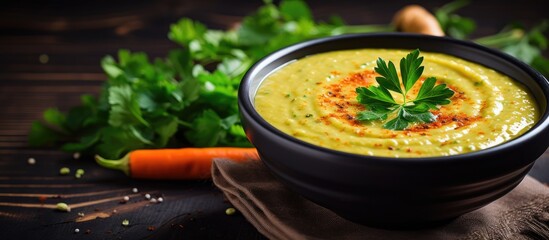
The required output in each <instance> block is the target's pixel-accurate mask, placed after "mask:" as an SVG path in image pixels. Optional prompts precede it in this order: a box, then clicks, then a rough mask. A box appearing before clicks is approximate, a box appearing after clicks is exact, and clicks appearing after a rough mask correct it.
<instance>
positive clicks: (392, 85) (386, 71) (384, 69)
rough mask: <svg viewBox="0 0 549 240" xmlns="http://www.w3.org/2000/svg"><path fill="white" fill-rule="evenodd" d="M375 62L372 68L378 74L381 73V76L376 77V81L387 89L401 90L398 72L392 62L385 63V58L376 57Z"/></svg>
mask: <svg viewBox="0 0 549 240" xmlns="http://www.w3.org/2000/svg"><path fill="white" fill-rule="evenodd" d="M376 63H377V66H376V67H375V68H374V70H375V71H376V72H377V73H379V75H381V77H376V81H377V83H378V84H379V85H380V86H382V87H383V88H385V89H387V90H391V91H395V92H402V90H401V89H400V81H399V80H398V74H397V71H396V68H395V65H394V64H393V62H389V64H387V63H385V60H383V59H381V58H378V59H377V62H376ZM389 96H390V94H389ZM391 99H392V97H391ZM393 102H394V101H393Z"/></svg>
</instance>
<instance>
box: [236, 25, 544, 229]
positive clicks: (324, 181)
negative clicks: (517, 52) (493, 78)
mask: <svg viewBox="0 0 549 240" xmlns="http://www.w3.org/2000/svg"><path fill="white" fill-rule="evenodd" d="M358 48H395V49H416V48H419V49H421V50H422V51H429V52H439V53H445V54H449V55H453V56H457V57H460V58H463V59H466V60H469V61H472V62H475V63H479V64H482V65H484V66H486V67H488V68H492V69H495V70H497V71H499V72H501V73H503V74H506V75H508V76H510V77H511V78H513V79H515V80H516V81H519V82H521V83H522V84H524V85H525V86H526V87H527V88H528V89H529V90H530V92H531V93H532V94H533V96H534V98H535V99H536V101H537V104H538V105H539V108H540V110H541V118H540V120H539V122H538V123H537V124H536V125H535V126H534V127H533V128H531V129H530V130H529V131H528V132H526V133H525V134H523V135H522V136H520V137H518V138H516V139H514V140H512V141H509V142H506V143H503V144H501V145H498V146H495V147H491V148H488V149H484V150H480V151H476V152H472V153H466V154H460V155H453V156H443V157H426V158H390V157H375V156H364V155H358V154H351V153H345V152H340V151H337V150H330V149H326V148H323V147H319V146H315V145H313V144H310V143H306V142H304V141H301V140H299V139H296V138H294V137H292V136H290V135H288V134H285V133H283V132H281V131H280V130H278V129H276V128H275V127H273V126H272V125H271V124H269V123H268V122H266V121H265V120H264V119H263V118H262V117H261V116H260V115H259V114H258V113H257V111H256V110H255V109H254V96H255V93H256V91H257V88H258V87H259V85H260V84H261V81H262V80H263V79H264V78H265V77H266V76H267V75H268V74H269V73H271V72H272V71H273V70H275V69H276V68H278V67H280V66H282V65H284V64H286V63H288V62H289V61H292V60H295V59H299V58H303V57H305V56H307V55H312V54H316V53H321V52H327V51H335V50H346V49H358ZM548 99H549V84H548V82H547V79H545V78H544V77H543V76H542V75H541V74H540V73H538V72H537V71H535V70H533V69H532V68H531V67H529V66H528V65H526V64H524V63H522V62H521V61H519V60H517V59H515V58H513V57H511V56H509V55H507V54H504V53H502V52H499V51H496V50H492V49H489V48H486V47H483V46H480V45H478V44H475V43H472V42H466V41H459V40H455V39H451V38H445V37H433V36H426V35H415V34H402V33H393V34H391V33H387V34H358V35H344V36H338V37H328V38H322V39H317V40H312V41H307V42H303V43H299V44H296V45H293V46H290V47H287V48H284V49H281V50H279V51H277V52H274V53H272V54H270V55H269V56H267V57H265V58H264V59H262V60H261V61H259V62H258V63H256V64H255V65H254V66H253V67H252V68H251V69H250V70H249V71H248V72H247V74H246V75H245V76H244V79H243V80H242V82H241V85H240V89H239V97H238V101H239V107H240V113H241V116H242V121H243V124H244V129H245V131H246V135H247V136H248V138H249V140H250V141H251V142H252V143H253V144H254V145H255V146H256V147H257V150H258V151H259V153H260V155H261V158H262V161H263V162H264V163H265V165H266V166H267V168H268V169H269V170H270V171H271V172H272V174H273V175H274V176H276V177H277V178H278V179H279V180H280V181H281V182H282V183H284V184H285V185H286V186H287V187H289V188H290V189H292V190H294V191H295V192H297V193H299V194H301V195H302V196H304V197H306V198H308V199H310V200H311V201H313V202H315V203H317V204H319V205H321V206H323V207H326V208H328V209H330V210H332V211H334V212H335V213H337V214H338V215H340V216H342V217H344V218H346V219H349V220H351V221H354V222H357V223H362V224H367V225H370V226H377V227H384V228H402V227H423V226H429V225H432V224H437V223H441V222H446V221H448V220H451V219H453V218H455V217H458V216H460V215H462V214H464V213H467V212H470V211H473V210H475V209H478V208H480V207H482V206H484V205H486V204H488V203H490V202H492V201H494V200H496V199H498V198H500V197H501V196H503V195H505V194H506V193H508V192H509V191H511V190H512V189H513V188H514V187H515V186H517V184H519V183H520V182H521V180H522V179H523V178H524V176H525V175H526V174H527V173H528V171H529V169H530V168H531V167H532V165H533V163H534V161H535V160H536V159H537V158H538V157H539V156H541V155H542V154H543V152H544V151H545V150H546V149H547V147H548V146H549V141H547V136H549V111H548V109H547V106H548Z"/></svg>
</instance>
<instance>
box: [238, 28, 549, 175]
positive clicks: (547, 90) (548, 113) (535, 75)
mask: <svg viewBox="0 0 549 240" xmlns="http://www.w3.org/2000/svg"><path fill="white" fill-rule="evenodd" d="M375 37H378V38H382V37H396V38H403V39H406V38H422V39H426V40H430V41H439V42H441V43H443V42H448V43H450V44H457V45H462V46H464V47H469V48H476V49H478V50H481V51H483V52H487V53H488V54H490V55H493V56H494V57H496V58H500V59H503V60H504V61H507V62H509V63H511V64H513V65H515V66H517V67H518V68H519V69H520V70H522V71H524V72H525V73H526V74H527V75H529V76H531V78H532V79H533V80H534V82H535V85H537V86H538V87H540V88H541V91H542V92H543V94H544V95H545V98H546V101H547V103H546V106H545V111H544V112H542V115H540V118H539V119H538V121H537V123H536V124H535V125H534V126H532V128H530V129H529V130H528V131H527V132H525V133H523V134H522V135H520V136H518V137H517V138H514V139H511V140H509V141H506V142H503V143H501V144H498V145H495V146H492V147H489V148H485V149H481V150H477V151H472V152H467V153H460V154H455V155H444V156H425V157H387V156H375V155H364V154H357V153H351V152H345V151H340V150H336V149H331V148H326V147H321V146H318V145H315V144H312V143H309V142H305V141H303V140H300V139H298V138H295V137H293V136H291V135H289V134H287V133H284V132H282V131H281V130H279V129H278V128H276V127H275V126H273V125H271V124H270V123H269V122H268V121H266V120H265V119H264V118H263V117H261V115H259V113H258V112H257V111H256V110H255V107H254V104H253V102H252V100H251V98H250V97H249V91H250V88H251V86H250V85H251V82H252V79H253V77H254V76H255V75H257V74H258V73H259V70H261V69H262V68H264V67H265V66H266V65H268V64H270V62H272V61H273V60H276V59H278V58H280V57H282V56H284V55H287V54H290V53H292V52H294V51H299V50H302V49H304V48H308V47H311V46H314V45H317V44H325V43H326V42H332V41H336V42H337V41H345V40H347V39H353V38H375ZM364 48H367V47H364ZM332 51H336V50H332ZM323 52H327V51H319V52H315V53H314V54H318V53H323ZM429 52H437V51H429ZM437 53H444V52H442V51H439V52H437ZM468 61H471V62H474V63H477V64H481V63H479V62H475V61H474V60H468ZM481 65H484V64H481ZM280 66H283V65H280ZM280 66H279V67H280ZM273 71H276V69H275V70H272V71H271V72H273ZM505 75H507V74H505ZM515 81H517V80H515ZM529 91H532V89H529ZM540 101H541V100H540V99H536V104H538V106H539V107H541V106H540V105H541V103H540ZM238 103H239V109H240V111H245V112H246V113H247V114H248V115H249V116H250V117H251V119H253V121H255V122H256V123H257V124H258V125H259V126H261V127H262V128H264V129H266V130H267V131H268V132H270V133H272V134H275V135H277V136H278V137H280V138H282V139H284V140H286V141H289V142H291V143H294V144H298V145H301V146H302V147H305V148H311V149H314V150H317V151H321V152H325V153H330V154H334V155H336V156H341V157H344V158H346V159H354V158H360V161H365V160H372V161H391V162H402V163H411V164H414V163H427V162H433V161H435V162H453V161H464V160H466V159H478V158H482V157H485V156H488V155H492V154H494V153H495V152H498V151H502V150H505V149H508V148H513V147H516V146H517V145H520V144H521V143H524V142H525V141H527V140H528V139H531V138H534V137H535V136H537V135H539V134H542V131H543V130H544V129H548V128H549V81H548V80H547V79H546V78H545V77H544V76H543V75H542V74H541V73H539V72H538V71H536V70H534V69H533V68H532V67H530V66H528V65H527V64H526V63H524V62H522V61H520V60H518V59H516V58H515V57H513V56H511V55H508V54H506V53H504V52H501V51H499V50H495V49H491V48H488V47H485V46H482V45H480V44H477V43H474V42H472V41H464V40H458V39H454V38H450V37H445V36H444V37H439V36H432V35H423V34H415V33H358V34H343V35H339V36H330V37H322V38H317V39H312V40H307V41H303V42H300V43H296V44H292V45H289V46H287V47H284V48H281V49H279V50H277V51H275V52H272V53H270V54H268V55H267V56H265V57H263V58H262V59H260V60H259V61H257V62H256V63H255V64H254V65H252V67H251V68H250V69H248V71H247V72H246V74H245V75H244V77H243V78H242V81H241V83H240V86H239V89H238ZM532 161H535V159H533V160H532ZM365 162H366V161H365Z"/></svg>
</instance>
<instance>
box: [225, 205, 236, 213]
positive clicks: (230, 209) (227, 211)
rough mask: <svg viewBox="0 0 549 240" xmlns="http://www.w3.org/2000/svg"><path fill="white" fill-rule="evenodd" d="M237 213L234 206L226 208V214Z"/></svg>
mask: <svg viewBox="0 0 549 240" xmlns="http://www.w3.org/2000/svg"><path fill="white" fill-rule="evenodd" d="M235 213H236V209H234V208H232V207H230V208H227V209H225V214H227V215H233V214H235Z"/></svg>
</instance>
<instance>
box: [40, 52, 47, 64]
mask: <svg viewBox="0 0 549 240" xmlns="http://www.w3.org/2000/svg"><path fill="white" fill-rule="evenodd" d="M38 61H39V62H40V63H42V64H46V63H48V62H49V61H50V57H49V56H48V54H40V56H38Z"/></svg>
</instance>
